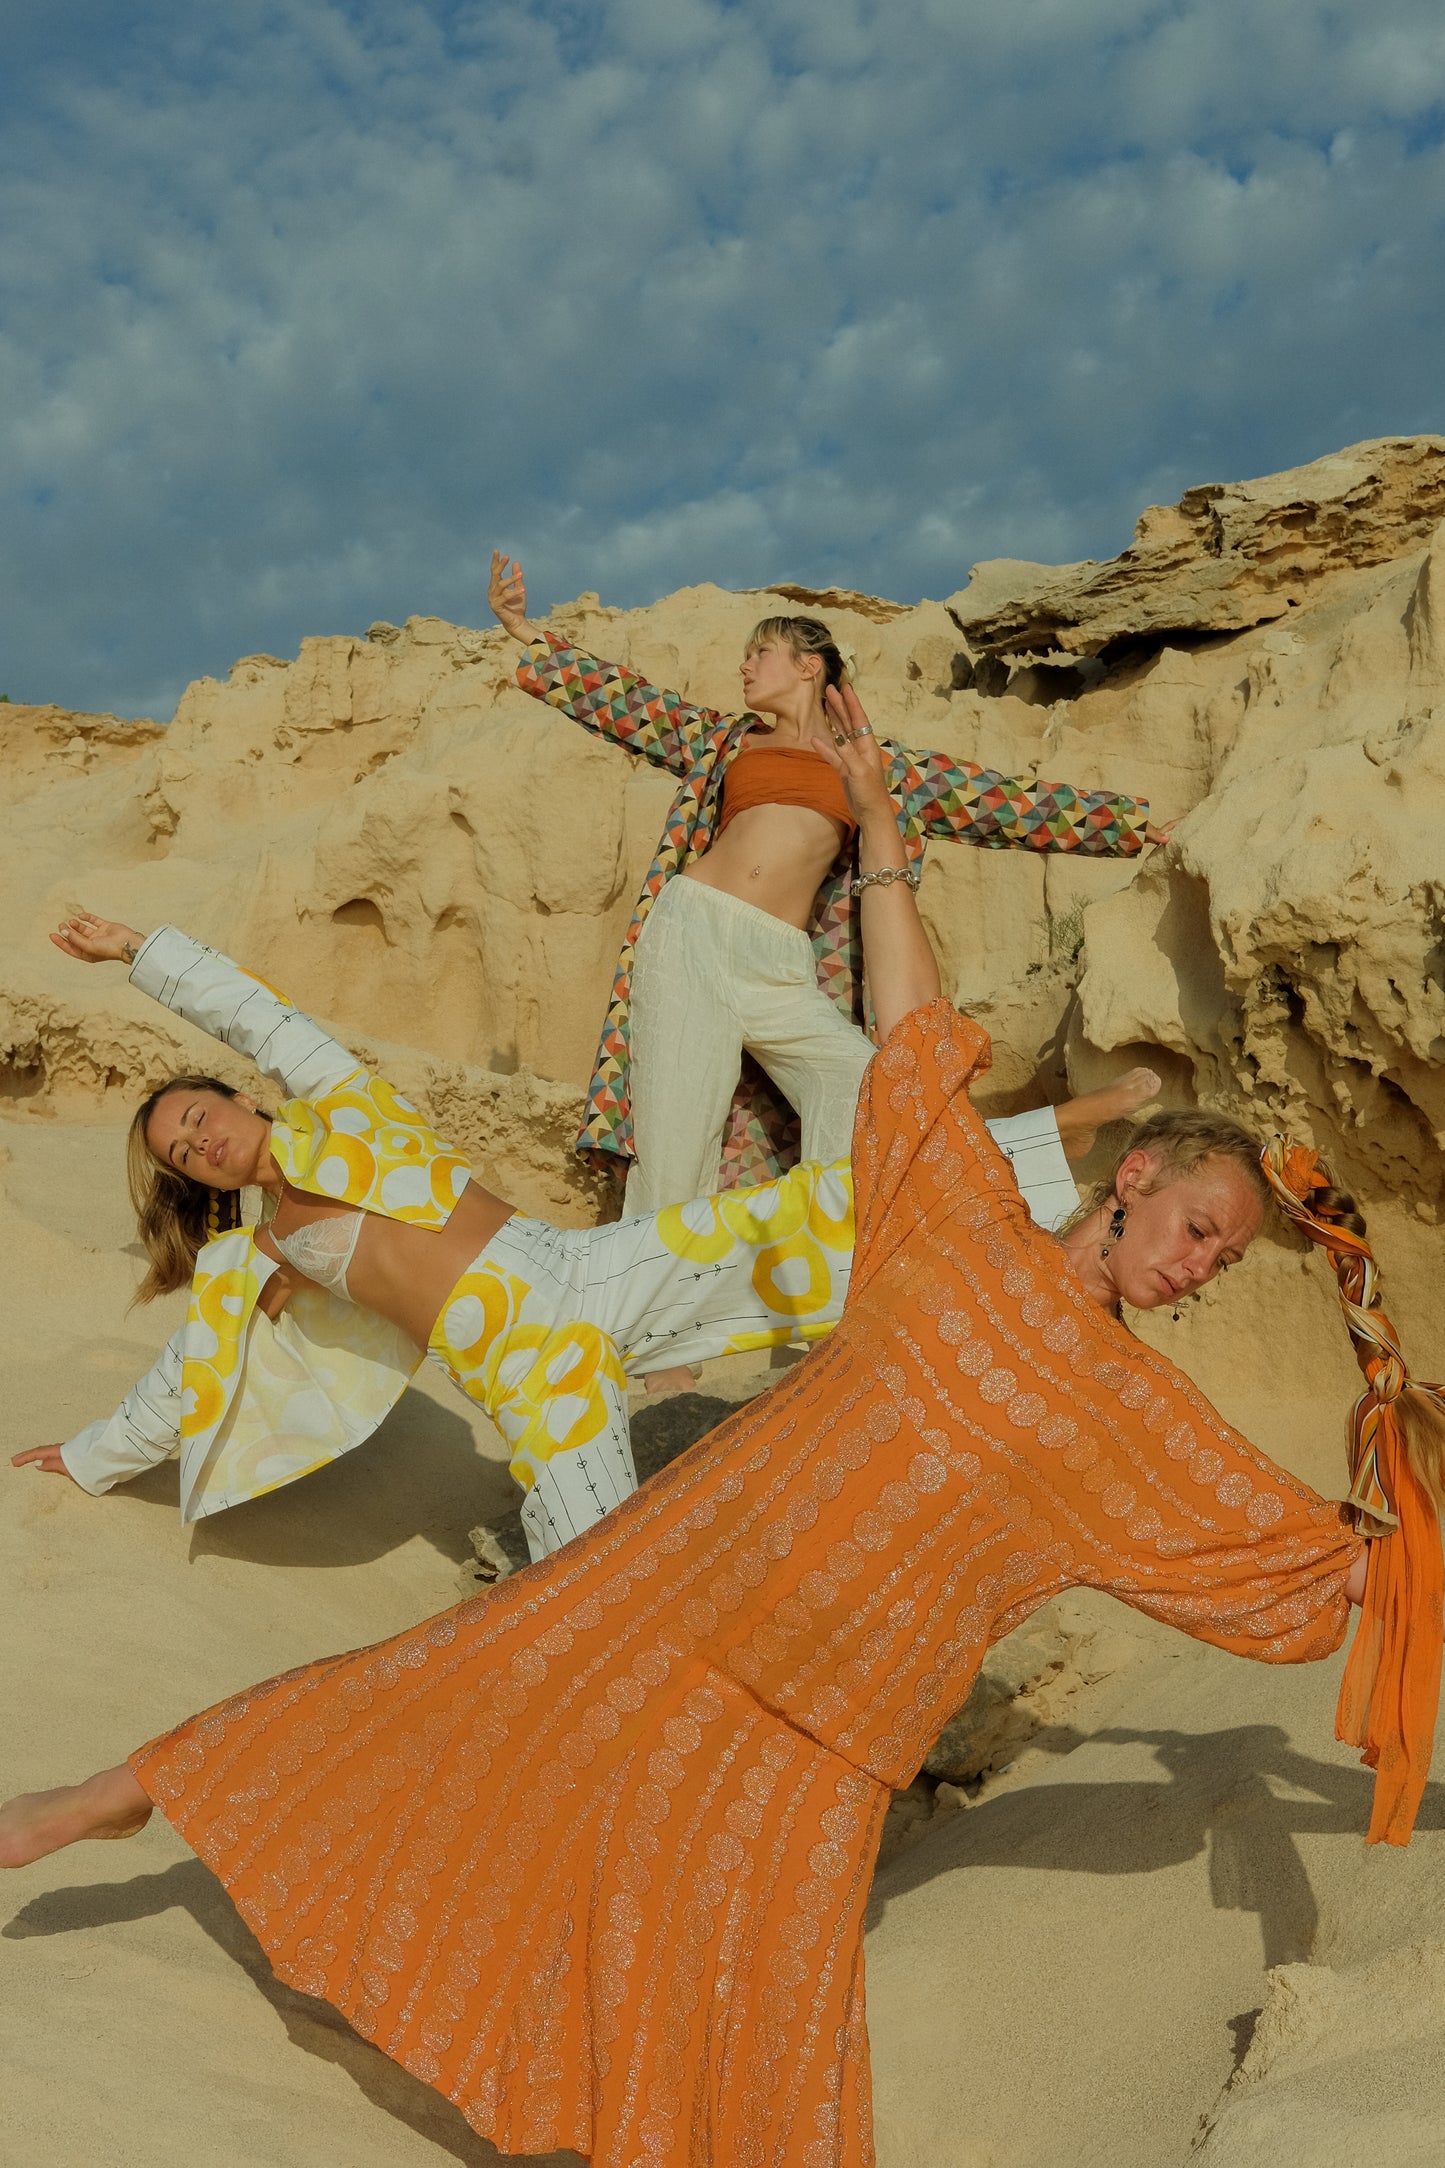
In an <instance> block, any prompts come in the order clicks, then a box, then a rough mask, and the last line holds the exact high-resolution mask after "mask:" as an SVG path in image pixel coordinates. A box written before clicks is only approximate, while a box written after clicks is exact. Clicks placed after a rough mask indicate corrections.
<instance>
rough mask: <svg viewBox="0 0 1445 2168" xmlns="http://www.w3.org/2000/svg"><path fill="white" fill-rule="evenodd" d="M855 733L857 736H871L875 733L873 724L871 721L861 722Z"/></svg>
mask: <svg viewBox="0 0 1445 2168" xmlns="http://www.w3.org/2000/svg"><path fill="white" fill-rule="evenodd" d="M853 735H854V737H855V738H871V737H872V735H873V725H872V724H871V723H860V724H859V725H858V728H857V729H856V730H855V731H854V733H853Z"/></svg>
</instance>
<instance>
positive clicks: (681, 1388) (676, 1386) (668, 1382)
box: [642, 1363, 697, 1398]
mask: <svg viewBox="0 0 1445 2168" xmlns="http://www.w3.org/2000/svg"><path fill="white" fill-rule="evenodd" d="M642 1382H643V1385H644V1387H645V1388H646V1390H647V1392H648V1394H649V1395H650V1396H651V1397H653V1398H656V1397H657V1396H659V1395H662V1396H666V1395H667V1394H668V1393H691V1392H695V1391H696V1389H697V1372H696V1371H695V1370H692V1369H689V1367H688V1365H687V1364H686V1363H683V1364H680V1365H679V1367H678V1368H677V1369H676V1370H652V1371H649V1373H648V1375H647V1376H646V1377H645V1378H644V1379H643V1381H642Z"/></svg>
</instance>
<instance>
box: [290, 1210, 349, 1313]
mask: <svg viewBox="0 0 1445 2168" xmlns="http://www.w3.org/2000/svg"><path fill="white" fill-rule="evenodd" d="M365 1217H366V1215H365V1213H364V1212H336V1213H330V1214H328V1215H327V1217H326V1218H325V1219H314V1220H303V1221H302V1223H301V1225H300V1226H299V1227H293V1228H292V1230H291V1232H290V1234H289V1235H281V1234H277V1232H276V1229H275V1226H274V1225H273V1226H272V1228H271V1240H272V1241H273V1242H274V1243H275V1245H276V1247H277V1249H278V1250H279V1251H280V1252H281V1255H282V1256H283V1257H284V1258H286V1259H287V1260H288V1261H289V1262H290V1263H291V1264H293V1265H294V1266H295V1267H296V1270H297V1271H298V1272H303V1273H305V1275H306V1277H307V1279H308V1280H314V1281H315V1282H316V1284H317V1286H318V1287H324V1288H326V1289H328V1290H329V1292H330V1293H331V1294H333V1295H341V1296H342V1297H344V1299H345V1300H346V1301H347V1302H354V1301H355V1300H356V1298H355V1296H354V1295H353V1294H352V1292H351V1289H350V1288H349V1287H348V1286H347V1284H346V1268H347V1266H348V1265H349V1264H350V1263H351V1258H352V1253H353V1251H354V1250H355V1248H356V1238H357V1236H358V1235H359V1234H360V1233H361V1223H362V1220H363V1219H364V1218H365Z"/></svg>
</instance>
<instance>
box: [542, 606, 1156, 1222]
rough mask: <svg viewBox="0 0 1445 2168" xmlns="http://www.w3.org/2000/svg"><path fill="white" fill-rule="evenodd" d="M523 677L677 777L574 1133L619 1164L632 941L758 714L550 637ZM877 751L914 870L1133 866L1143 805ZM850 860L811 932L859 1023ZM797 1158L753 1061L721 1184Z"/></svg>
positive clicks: (762, 1177) (756, 1177)
mask: <svg viewBox="0 0 1445 2168" xmlns="http://www.w3.org/2000/svg"><path fill="white" fill-rule="evenodd" d="M517 683H518V684H519V685H520V686H521V687H522V689H523V691H524V692H529V693H531V694H532V696H533V697H534V699H537V700H545V701H547V702H548V704H549V705H550V706H552V707H554V708H558V709H560V710H561V712H562V714H564V715H570V716H571V718H572V720H573V722H574V723H581V725H582V727H583V729H584V730H590V731H593V732H594V733H595V734H596V735H597V736H598V737H601V738H607V739H609V740H610V741H611V743H612V744H613V745H620V746H622V747H623V749H624V750H625V751H626V752H629V753H636V754H638V755H640V756H641V758H642V759H644V760H649V761H651V762H652V764H653V766H654V767H658V768H666V769H667V770H668V771H669V773H670V774H672V775H675V776H677V777H678V778H679V779H680V787H679V789H678V793H677V796H676V797H675V798H674V799H673V802H672V810H671V812H670V813H669V814H668V816H667V826H666V827H665V828H664V830H663V832H662V841H661V844H660V845H659V847H658V852H657V856H656V858H654V860H653V861H652V866H651V869H650V871H649V873H648V876H647V879H646V881H645V882H644V883H643V888H642V894H641V895H640V896H639V897H638V899H637V908H636V910H635V911H634V912H633V914H632V923H631V925H630V926H629V927H628V929H627V938H626V940H625V941H624V942H623V944H622V954H621V955H620V956H619V957H618V959H617V970H616V974H615V976H614V978H613V981H612V1001H611V1004H610V1006H609V1008H608V1011H607V1021H606V1023H605V1024H604V1025H603V1027H602V1042H601V1045H600V1046H599V1047H598V1050H597V1067H596V1071H595V1073H594V1075H593V1078H592V1082H591V1085H590V1086H589V1088H588V1093H587V1108H586V1114H585V1116H584V1119H583V1123H582V1128H581V1131H580V1132H579V1134H578V1138H577V1149H578V1151H579V1152H596V1153H611V1154H615V1155H617V1157H616V1158H615V1159H614V1161H613V1164H617V1163H618V1161H619V1160H621V1161H625V1160H628V1159H630V1158H631V1157H632V1103H631V1093H630V1090H629V1084H628V1073H629V1069H630V1065H631V1051H630V1042H629V1014H630V1005H631V995H632V959H633V953H634V951H635V949H636V946H637V937H638V935H639V934H640V933H641V931H642V925H643V921H644V920H645V919H646V917H647V914H648V912H649V911H650V910H651V909H652V906H653V903H654V901H655V900H656V898H657V896H658V895H659V894H660V893H661V890H662V887H663V884H664V882H666V881H670V880H671V879H672V877H673V875H674V874H677V873H681V872H682V870H683V868H684V867H685V866H689V865H691V863H692V861H693V860H694V859H695V858H701V856H702V854H703V852H704V851H705V850H706V849H707V847H708V845H709V844H710V843H711V842H712V839H713V834H714V831H715V828H716V825H717V822H718V819H719V815H720V811H721V802H722V783H723V777H724V775H725V774H726V773H727V770H728V768H729V766H730V765H731V763H732V760H733V758H734V756H735V755H736V753H737V751H738V748H739V746H740V745H741V744H742V741H743V739H744V738H745V737H746V736H747V734H748V732H749V730H751V729H752V728H753V726H754V725H755V724H756V723H758V722H759V720H760V719H759V717H757V716H756V715H750V714H742V715H720V714H719V713H718V712H717V710H716V709H714V708H700V707H695V706H694V705H693V703H692V702H691V701H690V700H684V699H683V698H682V696H681V694H680V693H669V692H661V691H659V689H658V687H657V686H655V685H649V684H648V683H647V681H646V679H644V678H640V677H637V676H635V675H634V673H633V672H632V671H630V670H625V669H623V668H622V667H621V665H620V664H618V663H613V662H599V661H598V660H597V658H596V657H595V656H592V655H586V654H584V653H583V652H582V651H581V649H580V648H575V647H569V646H568V644H567V642H566V641H565V640H563V639H561V638H560V637H559V635H558V634H556V633H555V632H547V633H543V634H541V635H540V636H539V637H538V638H537V639H536V640H534V641H532V642H531V644H530V645H529V646H528V647H527V648H526V649H525V651H524V653H523V657H522V660H521V662H520V663H519V664H518V665H517ZM883 751H884V754H885V756H886V758H887V761H888V787H889V789H890V790H891V791H892V793H893V801H894V804H895V805H896V806H897V808H898V825H899V829H900V830H901V832H902V835H903V841H904V847H905V849H906V850H907V853H908V857H909V860H910V862H911V863H916V862H917V860H919V859H920V858H921V857H922V856H923V851H924V846H925V844H926V843H927V842H928V840H929V838H930V837H938V838H940V839H948V840H952V841H955V842H963V843H976V844H979V845H980V846H981V847H982V848H983V849H985V850H995V851H998V850H1033V851H1079V852H1081V853H1083V854H1084V855H1085V856H1087V857H1092V858H1127V857H1131V856H1132V855H1133V854H1134V853H1135V852H1136V851H1140V850H1142V849H1143V847H1144V830H1145V828H1146V826H1147V825H1148V820H1149V804H1148V800H1147V799H1143V798H1126V797H1124V796H1123V795H1122V794H1120V793H1118V792H1114V791H1103V790H1089V791H1080V790H1075V789H1074V788H1073V786H1072V785H1071V784H1069V783H1037V782H1036V783H1028V782H1022V781H1019V780H1017V779H1016V778H1013V777H1010V776H1005V775H998V774H996V773H995V772H994V770H993V769H992V768H979V767H975V766H974V764H973V762H972V761H955V760H951V759H950V758H949V757H948V755H947V754H946V753H910V752H907V751H905V750H904V749H903V748H902V747H901V746H896V745H889V744H887V743H886V742H885V744H884V747H883ZM855 855H856V843H855V844H854V845H853V846H852V847H851V850H849V851H845V852H844V853H843V854H841V855H840V856H839V858H838V861H837V863H836V864H835V866H834V867H833V870H832V872H831V873H830V874H829V875H828V878H827V880H826V881H825V882H824V883H823V886H822V887H821V888H820V889H819V891H818V900H817V903H816V906H815V908H814V913H813V920H812V924H811V925H810V927H809V929H808V931H809V933H810V934H811V936H812V942H813V953H814V955H815V956H816V957H817V961H818V984H819V985H820V986H821V987H822V989H823V991H824V993H826V994H828V995H830V996H831V997H832V999H833V1000H835V1001H836V1002H837V1003H838V1004H839V1006H840V1007H842V1008H843V1009H845V1010H846V1011H847V1013H848V1014H849V1015H850V1016H851V1017H853V1019H854V1020H855V1021H856V1022H857V1023H859V1024H864V1022H865V1019H864V1012H863V945H862V939H861V935H860V931H859V922H858V908H857V905H856V903H855V901H854V899H853V895H852V875H853V873H854V871H855V866H854V856H855ZM797 1156H798V1124H797V1117H796V1116H795V1115H794V1113H793V1110H792V1108H791V1107H790V1106H789V1105H788V1104H787V1102H786V1100H784V1099H783V1098H782V1097H781V1096H780V1095H779V1094H778V1093H777V1092H776V1091H775V1090H774V1088H773V1086H772V1084H771V1083H770V1082H769V1080H768V1078H767V1077H766V1076H765V1075H764V1074H763V1072H762V1070H761V1069H760V1068H758V1066H757V1064H756V1063H755V1062H751V1061H745V1062H744V1065H743V1074H742V1077H741V1079H740V1080H739V1083H738V1089H737V1094H736V1096H735V1098H734V1100H733V1107H732V1114H731V1117H730V1120H729V1124H728V1133H727V1140H726V1143H725V1145H724V1148H723V1164H722V1173H721V1177H720V1186H721V1187H722V1188H731V1187H734V1186H735V1185H737V1184H739V1183H742V1184H748V1183H755V1182H765V1181H767V1180H768V1179H769V1177H770V1176H773V1175H777V1174H781V1173H782V1172H783V1171H784V1169H785V1168H787V1167H789V1166H791V1165H792V1164H793V1162H794V1160H796V1158H797ZM603 1164H606V1162H605V1161H604V1162H603Z"/></svg>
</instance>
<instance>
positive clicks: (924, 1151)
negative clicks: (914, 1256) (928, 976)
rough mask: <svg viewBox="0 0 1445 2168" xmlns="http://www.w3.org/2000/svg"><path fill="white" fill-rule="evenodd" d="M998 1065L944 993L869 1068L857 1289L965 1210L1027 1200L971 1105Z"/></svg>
mask: <svg viewBox="0 0 1445 2168" xmlns="http://www.w3.org/2000/svg"><path fill="white" fill-rule="evenodd" d="M992 1060H993V1050H992V1047H991V1045H990V1042H989V1036H988V1033H987V1032H986V1031H985V1030H984V1029H983V1028H982V1026H981V1025H979V1024H975V1023H974V1022H973V1020H972V1018H971V1017H967V1016H964V1015H962V1014H961V1013H960V1012H959V1010H957V1009H956V1008H955V1007H954V1006H953V1003H952V1002H951V1001H947V1000H945V999H943V998H942V997H940V998H939V999H938V1000H936V1001H930V1002H926V1003H925V1004H924V1006H923V1007H922V1008H919V1009H914V1010H912V1011H911V1012H910V1013H909V1014H908V1015H907V1016H905V1017H903V1018H902V1019H901V1020H900V1021H899V1022H898V1023H897V1024H895V1025H894V1027H893V1029H892V1031H891V1032H890V1033H889V1034H888V1037H887V1038H886V1039H885V1041H884V1042H883V1044H882V1046H881V1047H880V1048H879V1049H878V1052H877V1054H876V1055H875V1056H874V1058H873V1060H872V1061H871V1062H870V1063H869V1065H868V1067H867V1069H866V1071H865V1072H864V1077H863V1088H862V1090H861V1092H860V1093H859V1095H858V1112H857V1115H856V1117H855V1119H854V1124H853V1182H854V1194H855V1198H856V1206H857V1215H858V1242H857V1247H856V1249H855V1251H854V1257H853V1277H852V1285H853V1288H854V1289H855V1290H860V1289H862V1288H863V1287H865V1286H866V1285H867V1284H868V1282H869V1281H870V1280H871V1279H872V1278H873V1277H874V1275H875V1274H876V1273H877V1272H878V1271H879V1270H881V1268H882V1267H883V1266H884V1265H885V1264H886V1263H887V1262H888V1260H889V1259H890V1258H891V1257H893V1256H895V1255H896V1254H897V1252H898V1250H899V1249H900V1248H901V1247H902V1246H903V1245H904V1244H905V1243H907V1242H909V1241H912V1240H918V1239H920V1238H921V1237H923V1236H925V1235H926V1234H927V1233H928V1231H929V1230H930V1229H934V1228H937V1227H938V1226H939V1225H941V1224H942V1223H944V1222H946V1221H947V1220H949V1219H950V1218H952V1217H954V1216H955V1215H956V1214H957V1213H958V1212H959V1211H960V1210H962V1209H963V1208H964V1206H965V1205H972V1204H974V1203H976V1202H977V1201H978V1200H979V1199H981V1198H986V1199H988V1200H989V1201H990V1203H992V1202H993V1201H994V1200H995V1199H999V1198H1003V1197H1006V1196H1007V1195H1008V1194H1009V1193H1010V1192H1011V1193H1012V1195H1013V1198H1014V1200H1015V1201H1016V1202H1019V1199H1018V1190H1017V1188H1016V1186H1015V1185H1014V1183H1013V1180H1012V1177H1011V1175H1010V1172H1009V1167H1008V1162H1007V1160H1006V1159H1004V1157H1003V1155H1002V1154H1001V1153H1000V1152H999V1150H998V1148H997V1146H995V1145H994V1144H993V1143H992V1142H991V1140H990V1139H989V1137H988V1134H987V1131H986V1130H985V1129H984V1125H983V1122H982V1120H981V1119H980V1117H979V1116H978V1115H977V1114H975V1112H974V1110H973V1106H972V1103H971V1101H970V1099H969V1090H970V1087H971V1086H972V1085H973V1083H974V1081H975V1079H976V1078H978V1077H981V1076H984V1075H985V1074H986V1073H987V1071H988V1069H989V1066H990V1064H991V1062H992ZM1020 1209H1022V1205H1021V1203H1020Z"/></svg>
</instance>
